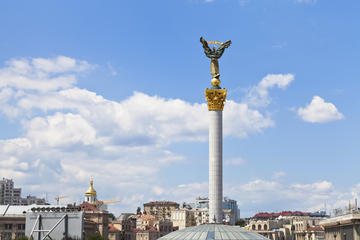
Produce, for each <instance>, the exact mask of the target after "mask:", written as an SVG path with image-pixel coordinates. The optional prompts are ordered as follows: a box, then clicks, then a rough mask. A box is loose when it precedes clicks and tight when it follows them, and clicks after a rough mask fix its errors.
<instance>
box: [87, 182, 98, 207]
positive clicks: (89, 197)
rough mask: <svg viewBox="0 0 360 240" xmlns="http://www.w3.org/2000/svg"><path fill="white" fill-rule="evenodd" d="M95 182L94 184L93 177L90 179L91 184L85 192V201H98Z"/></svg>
mask: <svg viewBox="0 0 360 240" xmlns="http://www.w3.org/2000/svg"><path fill="white" fill-rule="evenodd" d="M93 184H94V181H93V180H92V179H90V186H89V188H88V190H86V192H85V202H88V203H95V202H96V201H97V198H96V191H95V189H94V186H93Z"/></svg>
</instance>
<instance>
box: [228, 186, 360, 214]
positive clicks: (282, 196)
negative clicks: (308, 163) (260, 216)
mask: <svg viewBox="0 0 360 240" xmlns="http://www.w3.org/2000/svg"><path fill="white" fill-rule="evenodd" d="M359 189H360V188H356V186H355V187H354V188H351V189H335V187H334V185H333V183H332V182H329V181H327V180H321V181H316V182H312V183H289V182H288V181H287V182H284V181H280V180H276V181H275V180H273V181H267V180H264V179H256V180H252V181H249V182H245V183H239V184H237V185H225V188H224V194H225V195H227V196H231V197H232V198H234V199H236V200H237V201H238V205H239V207H240V209H242V215H243V216H252V215H253V214H254V213H256V212H259V211H267V212H272V211H283V210H300V211H318V210H322V209H323V208H324V205H325V203H326V205H327V210H328V213H329V212H330V211H329V210H332V209H334V208H336V207H344V203H345V204H346V202H348V200H349V199H353V196H354V195H355V194H357V193H358V192H360V191H359Z"/></svg>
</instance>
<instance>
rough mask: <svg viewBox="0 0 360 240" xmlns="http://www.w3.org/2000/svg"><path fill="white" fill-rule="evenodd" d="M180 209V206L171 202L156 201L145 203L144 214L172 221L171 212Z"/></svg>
mask: <svg viewBox="0 0 360 240" xmlns="http://www.w3.org/2000/svg"><path fill="white" fill-rule="evenodd" d="M175 209H179V204H178V203H176V202H171V201H156V202H148V203H144V212H145V213H146V214H151V215H155V216H156V217H157V218H159V219H168V220H170V219H171V212H172V211H173V210H175Z"/></svg>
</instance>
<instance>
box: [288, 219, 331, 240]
mask: <svg viewBox="0 0 360 240" xmlns="http://www.w3.org/2000/svg"><path fill="white" fill-rule="evenodd" d="M323 219H324V218H316V217H301V218H295V219H294V220H293V226H294V228H295V231H294V234H295V239H296V240H321V239H325V232H324V229H323V228H322V227H321V226H320V225H319V224H320V221H321V220H323Z"/></svg>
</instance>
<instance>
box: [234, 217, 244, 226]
mask: <svg viewBox="0 0 360 240" xmlns="http://www.w3.org/2000/svg"><path fill="white" fill-rule="evenodd" d="M235 225H237V226H240V227H245V226H246V221H245V220H244V219H239V220H237V221H236V223H235Z"/></svg>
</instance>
